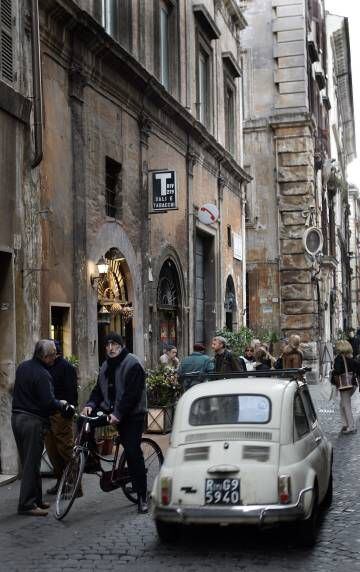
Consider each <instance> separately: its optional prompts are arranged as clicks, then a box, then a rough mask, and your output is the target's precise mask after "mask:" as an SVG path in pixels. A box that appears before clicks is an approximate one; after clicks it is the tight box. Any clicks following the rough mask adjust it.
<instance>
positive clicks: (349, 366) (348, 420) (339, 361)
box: [334, 340, 360, 435]
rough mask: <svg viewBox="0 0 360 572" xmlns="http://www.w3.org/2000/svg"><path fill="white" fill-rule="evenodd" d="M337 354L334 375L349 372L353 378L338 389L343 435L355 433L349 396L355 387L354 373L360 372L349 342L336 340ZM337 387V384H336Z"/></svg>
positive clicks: (358, 363) (359, 364) (352, 393)
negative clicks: (345, 386)
mask: <svg viewBox="0 0 360 572" xmlns="http://www.w3.org/2000/svg"><path fill="white" fill-rule="evenodd" d="M335 351H336V353H337V356H336V358H335V360H334V376H335V381H336V377H337V376H340V375H343V374H350V375H351V376H352V379H353V383H352V385H350V386H349V388H347V389H339V393H340V414H341V419H342V422H343V427H342V429H341V432H342V433H344V434H345V435H348V434H350V433H356V426H355V420H354V416H353V413H352V408H351V397H352V396H353V395H354V392H355V390H356V387H357V383H358V382H357V381H356V375H359V374H360V362H359V361H358V360H356V359H354V358H353V354H352V347H351V344H350V343H349V342H348V341H346V340H338V341H337V342H336V344H335ZM336 385H337V387H338V386H339V385H338V384H336Z"/></svg>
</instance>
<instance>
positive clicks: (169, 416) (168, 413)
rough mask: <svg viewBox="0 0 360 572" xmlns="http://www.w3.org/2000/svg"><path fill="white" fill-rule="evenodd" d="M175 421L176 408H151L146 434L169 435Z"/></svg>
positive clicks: (169, 406) (168, 406)
mask: <svg viewBox="0 0 360 572" xmlns="http://www.w3.org/2000/svg"><path fill="white" fill-rule="evenodd" d="M173 419H174V406H173V405H167V406H166V407H150V408H149V410H148V414H147V429H146V433H161V434H165V433H169V432H170V431H171V428H172V423H173Z"/></svg>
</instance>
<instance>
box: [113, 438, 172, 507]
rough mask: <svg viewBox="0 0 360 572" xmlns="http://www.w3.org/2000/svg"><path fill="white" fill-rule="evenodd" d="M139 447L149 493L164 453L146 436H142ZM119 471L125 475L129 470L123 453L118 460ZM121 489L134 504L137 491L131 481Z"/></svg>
mask: <svg viewBox="0 0 360 572" xmlns="http://www.w3.org/2000/svg"><path fill="white" fill-rule="evenodd" d="M141 449H142V452H143V455H144V462H145V471H146V480H147V490H148V493H149V492H151V491H152V488H153V485H154V481H155V477H156V476H157V474H158V473H159V471H160V467H161V465H162V464H163V461H164V455H163V454H162V450H161V449H160V447H159V445H158V444H157V443H156V442H155V441H153V440H152V439H149V438H148V437H143V438H142V439H141ZM119 472H120V474H122V475H126V474H127V473H128V472H129V469H128V465H127V462H126V457H125V453H123V454H122V455H121V458H120V461H119ZM122 489H123V492H124V495H125V496H126V498H127V499H129V501H131V502H133V503H135V504H136V503H137V500H138V497H137V492H136V491H135V490H134V489H133V486H132V483H131V481H130V482H127V483H126V484H125V485H124V486H123V487H122Z"/></svg>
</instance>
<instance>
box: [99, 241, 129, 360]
mask: <svg viewBox="0 0 360 572" xmlns="http://www.w3.org/2000/svg"><path fill="white" fill-rule="evenodd" d="M105 260H106V261H107V263H108V270H107V272H106V274H103V275H102V276H101V277H100V278H99V281H98V287H97V301H98V353H99V364H100V365H101V364H102V363H103V361H104V360H105V358H106V354H105V346H104V340H105V337H106V335H107V334H108V333H109V332H116V333H118V334H120V335H121V336H122V337H123V338H124V340H125V345H126V347H127V349H128V350H129V351H130V352H132V351H133V318H134V306H133V302H132V299H131V293H132V284H131V277H130V271H129V267H128V265H127V263H126V260H125V258H124V257H123V256H122V254H121V252H120V251H119V250H118V249H117V248H111V249H110V250H108V251H107V252H106V254H105Z"/></svg>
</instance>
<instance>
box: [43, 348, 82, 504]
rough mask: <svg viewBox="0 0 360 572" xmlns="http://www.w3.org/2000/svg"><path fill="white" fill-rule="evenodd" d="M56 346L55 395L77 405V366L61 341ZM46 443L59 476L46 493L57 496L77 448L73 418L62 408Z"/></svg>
mask: <svg viewBox="0 0 360 572" xmlns="http://www.w3.org/2000/svg"><path fill="white" fill-rule="evenodd" d="M55 346H56V352H57V353H56V359H55V363H54V365H52V366H51V367H50V368H49V372H50V374H51V377H52V380H53V387H54V394H55V397H56V399H64V400H65V401H67V402H68V403H70V404H71V405H73V406H74V407H76V406H77V404H78V389H77V373H76V369H75V368H74V366H73V365H71V363H69V362H68V360H66V359H65V358H64V357H63V356H62V354H61V349H60V344H59V342H58V341H56V340H55ZM45 445H46V450H47V452H48V455H49V459H50V461H51V464H52V466H53V467H54V473H55V477H56V479H57V481H56V484H55V485H54V486H53V487H51V488H50V489H48V490H47V491H46V492H47V493H48V494H50V495H56V493H57V491H58V488H59V484H60V479H61V475H62V473H63V471H64V469H65V467H66V465H67V464H68V463H69V461H70V459H71V455H72V451H73V447H74V434H73V420H72V419H71V418H65V417H64V416H63V415H61V413H60V412H59V411H56V412H55V413H53V415H51V417H50V431H48V432H47V433H46V436H45Z"/></svg>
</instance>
